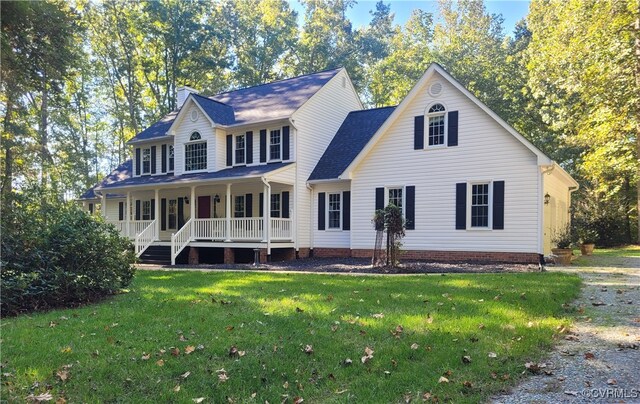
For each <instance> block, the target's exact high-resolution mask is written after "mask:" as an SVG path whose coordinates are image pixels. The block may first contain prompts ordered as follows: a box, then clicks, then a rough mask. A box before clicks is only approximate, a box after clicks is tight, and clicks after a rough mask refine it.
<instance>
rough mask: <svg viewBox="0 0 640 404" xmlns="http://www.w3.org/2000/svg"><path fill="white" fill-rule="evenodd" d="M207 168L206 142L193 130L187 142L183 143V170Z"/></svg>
mask: <svg viewBox="0 0 640 404" xmlns="http://www.w3.org/2000/svg"><path fill="white" fill-rule="evenodd" d="M206 169H207V142H206V141H203V140H202V137H201V136H200V133H198V132H193V133H192V134H191V137H190V138H189V143H187V144H185V145H184V170H185V171H198V170H206Z"/></svg>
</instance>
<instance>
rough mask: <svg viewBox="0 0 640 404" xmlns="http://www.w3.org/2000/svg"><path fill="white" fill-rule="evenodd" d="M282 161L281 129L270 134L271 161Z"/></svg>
mask: <svg viewBox="0 0 640 404" xmlns="http://www.w3.org/2000/svg"><path fill="white" fill-rule="evenodd" d="M281 159H282V136H280V129H274V130H272V131H270V132H269V161H276V160H281Z"/></svg>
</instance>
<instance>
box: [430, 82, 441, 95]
mask: <svg viewBox="0 0 640 404" xmlns="http://www.w3.org/2000/svg"><path fill="white" fill-rule="evenodd" d="M429 94H430V95H431V96H433V97H437V96H439V95H440V94H442V83H440V82H439V81H436V82H435V83H433V84H432V85H431V86H430V87H429Z"/></svg>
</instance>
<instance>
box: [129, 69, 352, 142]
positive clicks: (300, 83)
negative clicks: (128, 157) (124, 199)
mask: <svg viewBox="0 0 640 404" xmlns="http://www.w3.org/2000/svg"><path fill="white" fill-rule="evenodd" d="M339 71H340V68H338V69H332V70H326V71H322V72H318V73H312V74H306V75H304V76H298V77H292V78H290V79H285V80H280V81H274V82H272V83H267V84H261V85H258V86H253V87H247V88H242V89H239V90H234V91H229V92H226V93H221V94H217V95H214V96H212V97H204V96H201V95H195V96H194V100H195V101H196V102H197V103H198V104H200V106H201V107H202V109H203V110H204V111H205V112H206V113H207V115H209V117H210V118H211V120H213V121H214V122H216V123H219V124H222V125H234V124H248V123H251V122H261V121H268V120H275V119H284V118H288V117H290V116H291V115H292V114H293V113H294V112H295V111H296V110H297V109H298V108H300V107H301V106H302V104H304V103H305V102H306V101H307V100H308V99H309V98H311V97H312V96H313V95H314V94H315V93H316V92H317V91H318V90H320V89H321V88H322V86H324V85H325V84H326V83H327V82H328V81H329V80H331V79H332V78H333V77H334V76H335V75H336V74H337V73H338V72H339ZM177 114H178V111H174V112H171V113H169V114H167V115H166V116H165V117H164V118H162V119H161V120H159V121H158V122H156V123H154V124H153V125H151V126H150V127H148V128H147V129H145V130H143V131H142V132H140V133H138V134H137V135H136V136H135V137H134V138H133V139H131V140H130V141H129V142H135V141H140V140H149V139H155V138H160V137H163V136H165V135H166V133H167V131H168V130H169V127H171V124H172V123H173V121H174V120H175V118H176V116H177Z"/></svg>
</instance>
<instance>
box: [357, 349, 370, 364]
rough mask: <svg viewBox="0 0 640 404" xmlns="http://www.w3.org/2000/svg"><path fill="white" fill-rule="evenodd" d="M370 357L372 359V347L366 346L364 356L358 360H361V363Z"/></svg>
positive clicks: (367, 360)
mask: <svg viewBox="0 0 640 404" xmlns="http://www.w3.org/2000/svg"><path fill="white" fill-rule="evenodd" d="M371 359H373V349H371V348H369V347H366V348H365V349H364V356H363V357H362V358H360V360H361V361H362V363H367V362H369V361H370V360H371Z"/></svg>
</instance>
